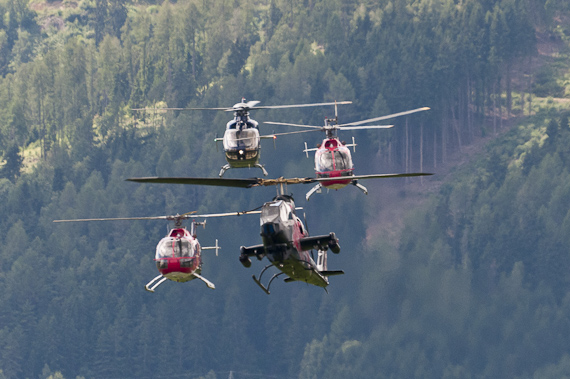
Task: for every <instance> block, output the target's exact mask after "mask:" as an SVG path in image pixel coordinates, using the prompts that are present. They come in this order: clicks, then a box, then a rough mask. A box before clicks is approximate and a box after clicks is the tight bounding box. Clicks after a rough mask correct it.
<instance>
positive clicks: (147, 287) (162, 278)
mask: <svg viewBox="0 0 570 379" xmlns="http://www.w3.org/2000/svg"><path fill="white" fill-rule="evenodd" d="M158 279H160V280H158ZM166 279H168V278H167V277H166V276H163V275H162V274H161V275H159V276H157V277H156V278H154V279H153V280H151V281H150V282H148V283H147V284H146V285H145V286H144V289H145V290H147V291H148V292H154V289H155V288H156V287H158V286H159V285H161V284H162V283H163V282H164V281H165V280H166ZM157 280H158V282H156V281H157ZM154 282H156V283H154ZM153 283H154V285H153Z"/></svg>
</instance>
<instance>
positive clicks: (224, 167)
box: [219, 164, 232, 178]
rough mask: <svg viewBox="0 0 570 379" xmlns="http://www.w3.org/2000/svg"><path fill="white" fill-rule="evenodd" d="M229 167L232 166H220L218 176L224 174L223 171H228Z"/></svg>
mask: <svg viewBox="0 0 570 379" xmlns="http://www.w3.org/2000/svg"><path fill="white" fill-rule="evenodd" d="M230 168H232V166H230V165H229V164H226V165H224V166H222V169H221V170H220V174H219V176H220V178H221V177H222V176H224V174H225V172H226V171H228V170H229V169H230Z"/></svg>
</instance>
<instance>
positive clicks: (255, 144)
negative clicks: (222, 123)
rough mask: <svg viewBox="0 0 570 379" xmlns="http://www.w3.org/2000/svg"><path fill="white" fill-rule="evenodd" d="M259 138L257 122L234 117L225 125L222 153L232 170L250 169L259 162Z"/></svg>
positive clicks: (247, 117)
mask: <svg viewBox="0 0 570 379" xmlns="http://www.w3.org/2000/svg"><path fill="white" fill-rule="evenodd" d="M259 141H260V137H259V129H258V124H257V121H255V120H252V119H250V118H249V115H248V114H246V115H236V116H235V117H234V119H233V120H232V121H229V122H228V123H227V124H226V131H225V132H224V139H223V144H224V152H225V155H226V160H227V162H228V163H229V164H230V166H231V167H233V168H242V167H252V166H254V165H255V164H256V163H258V162H259V149H260V143H259Z"/></svg>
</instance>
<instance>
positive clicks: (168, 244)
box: [156, 237, 198, 259]
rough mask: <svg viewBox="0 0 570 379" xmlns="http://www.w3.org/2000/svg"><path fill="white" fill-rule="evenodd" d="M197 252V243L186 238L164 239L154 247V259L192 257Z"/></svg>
mask: <svg viewBox="0 0 570 379" xmlns="http://www.w3.org/2000/svg"><path fill="white" fill-rule="evenodd" d="M197 250H198V242H197V241H196V240H190V239H188V238H176V237H165V238H163V239H162V240H161V241H160V242H159V243H158V246H157V247H156V259H164V258H181V257H193V256H195V255H196V252H197Z"/></svg>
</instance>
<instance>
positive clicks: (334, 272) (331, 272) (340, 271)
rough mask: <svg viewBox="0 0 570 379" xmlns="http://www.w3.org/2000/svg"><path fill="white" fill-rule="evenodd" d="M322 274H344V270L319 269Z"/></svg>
mask: <svg viewBox="0 0 570 379" xmlns="http://www.w3.org/2000/svg"><path fill="white" fill-rule="evenodd" d="M319 273H320V274H321V275H322V276H335V275H344V271H342V270H333V271H319Z"/></svg>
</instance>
